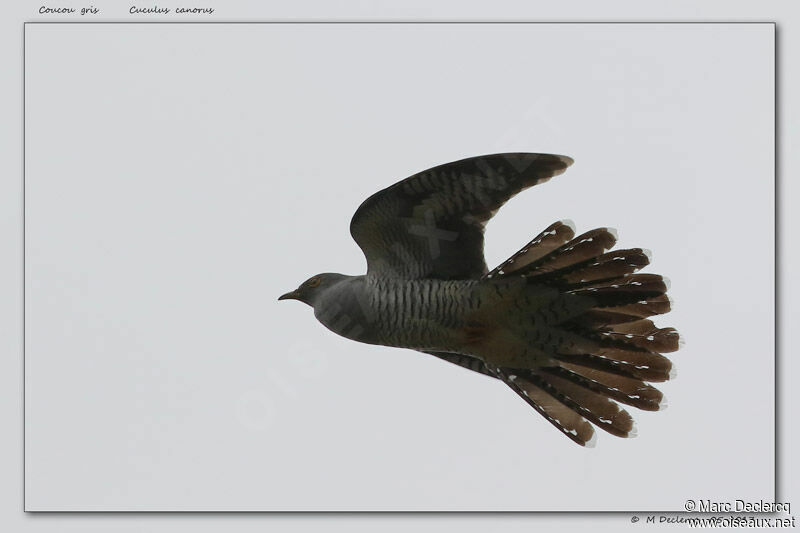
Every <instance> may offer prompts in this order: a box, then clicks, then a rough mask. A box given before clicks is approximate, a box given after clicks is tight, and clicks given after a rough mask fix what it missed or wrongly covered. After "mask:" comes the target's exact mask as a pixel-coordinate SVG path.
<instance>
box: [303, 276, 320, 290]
mask: <svg viewBox="0 0 800 533" xmlns="http://www.w3.org/2000/svg"><path fill="white" fill-rule="evenodd" d="M320 283H322V280H321V279H320V278H311V279H310V280H308V281H306V285H307V286H308V287H311V288H314V287H319V284H320Z"/></svg>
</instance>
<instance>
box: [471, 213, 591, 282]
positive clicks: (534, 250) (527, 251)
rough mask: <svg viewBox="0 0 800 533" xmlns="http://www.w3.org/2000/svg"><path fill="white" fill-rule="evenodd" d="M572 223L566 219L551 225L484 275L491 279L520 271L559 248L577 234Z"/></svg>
mask: <svg viewBox="0 0 800 533" xmlns="http://www.w3.org/2000/svg"><path fill="white" fill-rule="evenodd" d="M571 224H572V223H571V222H569V221H566V220H564V221H559V222H554V223H553V224H551V225H549V226H548V227H547V228H546V229H545V230H544V231H543V232H541V233H540V234H539V235H537V236H536V237H534V238H533V240H531V241H530V242H529V243H528V244H526V245H525V246H523V247H522V248H521V249H520V250H519V251H518V252H517V253H515V254H514V255H512V256H511V257H510V258H508V259H507V260H506V261H504V262H503V263H502V264H501V265H500V266H498V267H497V268H495V269H494V270H492V271H491V272H489V273H488V274H486V276H484V277H485V278H487V279H491V278H494V277H497V276H505V275H508V274H512V273H518V272H519V271H520V270H522V269H523V268H525V267H527V266H528V265H530V264H531V263H534V262H536V261H538V260H539V259H541V258H542V257H544V256H546V255H548V254H550V253H552V252H553V251H555V250H557V249H558V248H559V247H561V246H562V245H563V244H564V243H566V242H568V241H569V240H570V239H572V238H573V237H574V236H575V229H574V228H573V227H572V225H571Z"/></svg>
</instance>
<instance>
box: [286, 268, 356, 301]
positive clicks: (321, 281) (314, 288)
mask: <svg viewBox="0 0 800 533" xmlns="http://www.w3.org/2000/svg"><path fill="white" fill-rule="evenodd" d="M346 277H348V276H344V275H342V274H332V273H329V272H328V273H324V274H317V275H316V276H311V277H310V278H308V279H307V280H305V281H304V282H303V283H301V284H300V286H299V287H297V288H296V289H295V290H293V291H291V292H287V293H286V294H284V295H282V296H281V297H280V298H278V300H300V301H301V302H303V303H306V304H308V305H310V306H311V307H314V303H315V302H316V301H317V299H318V298H319V297H320V295H321V294H323V293H324V292H325V289H328V288H329V287H331V286H333V285H334V284H336V283H337V282H339V281H341V280H342V279H343V278H346Z"/></svg>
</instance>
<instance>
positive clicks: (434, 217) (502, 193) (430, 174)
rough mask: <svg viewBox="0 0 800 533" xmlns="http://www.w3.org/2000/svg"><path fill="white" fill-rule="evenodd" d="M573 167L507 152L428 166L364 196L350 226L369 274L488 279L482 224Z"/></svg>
mask: <svg viewBox="0 0 800 533" xmlns="http://www.w3.org/2000/svg"><path fill="white" fill-rule="evenodd" d="M571 164H572V159H570V158H569V157H566V156H562V155H552V154H530V153H508V154H494V155H485V156H479V157H471V158H469V159H462V160H461V161H455V162H453V163H447V164H444V165H440V166H438V167H434V168H431V169H428V170H425V171H423V172H420V173H419V174H415V175H413V176H411V177H410V178H406V179H404V180H403V181H400V182H398V183H396V184H394V185H392V186H391V187H388V188H386V189H384V190H382V191H379V192H377V193H375V194H374V195H372V196H370V197H369V198H368V199H367V200H366V201H364V203H363V204H361V206H360V207H359V208H358V210H357V211H356V213H355V215H353V220H352V221H351V222H350V233H351V234H352V236H353V239H355V241H356V243H358V245H359V246H360V247H361V250H362V251H363V252H364V255H365V256H366V258H367V270H368V273H369V274H375V275H378V276H382V277H395V278H404V279H420V278H437V279H473V278H479V277H481V276H482V275H484V274H486V273H487V268H486V262H485V261H484V258H483V230H484V226H485V224H486V222H487V221H488V220H489V219H490V218H491V217H492V215H494V213H495V212H496V211H497V209H499V208H500V206H502V205H503V204H504V203H506V201H508V200H509V199H510V198H511V197H512V196H514V195H515V194H517V193H518V192H520V191H522V190H524V189H527V188H528V187H531V186H533V185H536V184H538V183H542V182H545V181H547V180H548V179H550V178H552V177H553V176H557V175H558V174H561V173H562V172H564V170H566V168H567V167H568V166H569V165H571Z"/></svg>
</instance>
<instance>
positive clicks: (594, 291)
mask: <svg viewBox="0 0 800 533" xmlns="http://www.w3.org/2000/svg"><path fill="white" fill-rule="evenodd" d="M616 242H617V236H616V232H615V231H614V230H612V229H609V228H599V229H594V230H591V231H588V232H586V233H584V234H582V235H579V236H578V237H575V236H574V230H573V229H572V226H571V224H569V223H567V222H556V223H555V224H552V225H551V226H549V227H548V228H547V229H546V230H545V231H543V232H542V233H541V234H539V235H538V236H537V237H536V238H534V239H533V240H532V241H531V242H529V243H528V244H527V245H526V246H525V247H523V248H522V249H521V250H520V251H519V252H517V253H516V254H514V255H513V256H512V257H511V258H510V259H508V260H507V261H505V262H504V263H503V264H501V265H500V266H498V267H497V268H496V269H494V270H492V271H491V272H489V273H488V274H487V275H486V276H485V277H484V278H485V279H493V278H495V279H496V278H502V277H506V276H520V277H524V278H526V280H527V282H528V285H530V286H534V287H538V288H539V290H540V291H541V287H543V286H544V287H554V288H557V289H558V296H557V297H556V298H552V297H550V298H547V299H546V301H545V299H539V300H536V299H535V298H532V300H533V303H532V304H531V309H530V312H531V313H532V314H533V315H534V316H535V317H536V319H537V320H538V322H537V323H538V324H540V325H539V326H537V327H538V328H539V330H537V331H536V332H535V334H534V333H532V334H531V339H532V340H531V344H533V345H534V346H535V347H536V348H537V349H538V350H539V351H542V352H544V353H546V355H547V356H549V362H548V363H547V364H545V365H542V364H541V363H538V364H536V365H531V366H530V367H529V368H505V367H503V368H497V369H496V370H495V371H494V373H495V376H496V377H498V378H499V379H501V380H503V381H504V382H505V383H506V384H507V385H508V386H509V387H511V388H512V389H513V390H514V391H515V392H517V394H519V395H520V396H521V397H522V398H524V399H525V401H527V402H528V403H529V404H530V405H531V406H532V407H534V409H536V410H537V411H538V412H539V413H540V414H542V415H543V416H544V417H545V418H546V419H547V420H548V421H549V422H550V423H552V424H553V425H555V426H556V427H557V428H558V429H559V430H560V431H561V432H562V433H564V434H565V435H566V436H567V437H569V438H570V439H572V440H573V441H575V442H577V443H578V444H581V445H584V446H586V445H590V444H591V443H592V442H593V440H594V430H593V429H592V424H593V425H595V426H597V427H600V428H602V429H604V430H605V431H607V432H609V433H611V434H613V435H617V436H620V437H631V436H634V435H635V434H636V431H635V426H634V423H633V418H632V417H631V416H630V414H628V412H627V411H625V410H624V409H622V408H620V406H619V405H618V402H619V403H622V404H626V405H630V406H632V407H636V408H639V409H643V410H647V411H657V410H659V409H662V408H664V406H665V405H666V403H665V401H664V397H663V395H662V394H661V392H660V391H658V390H657V389H656V388H654V387H653V386H651V385H649V384H648V383H646V382H648V381H650V382H661V381H666V380H668V379H670V378H671V377H673V376H674V370H673V368H672V363H671V361H670V360H669V359H668V358H667V357H665V356H664V355H662V354H663V353H669V352H674V351H676V350H677V349H678V348H679V346H680V337H679V335H678V332H677V331H676V330H675V329H674V328H659V327H657V326H656V325H655V324H654V323H653V321H652V320H650V317H653V316H655V315H661V314H664V313H667V312H669V311H670V308H671V301H670V299H669V297H668V296H667V294H666V293H667V290H668V288H669V283H668V281H667V280H666V279H665V278H663V277H662V276H659V275H656V274H641V273H637V272H638V271H639V270H641V269H642V268H644V267H645V266H647V265H648V264H649V263H650V253H649V252H648V251H646V250H644V249H641V248H631V249H623V250H611V248H612V247H613V246H614V245H615V244H616ZM609 250H611V251H609ZM548 290H552V289H548ZM542 322H545V323H546V325H545V326H541V323H542ZM542 327H546V328H547V335H542V334H541V328H542ZM542 337H545V338H547V339H550V340H551V342H549V343H548V344H544V343H539V344H537V342H539V341H538V340H533V339H540V338H542ZM552 339H555V341H553V340H552Z"/></svg>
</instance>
